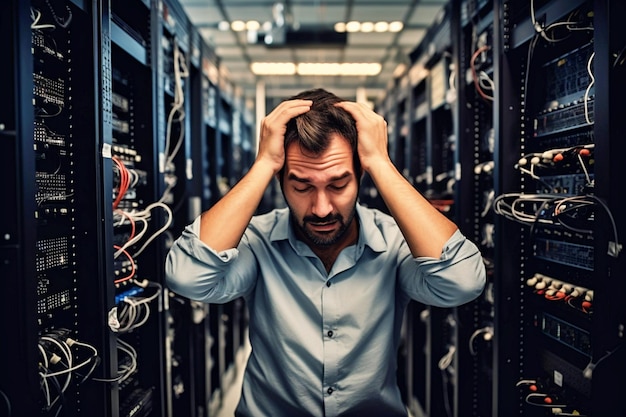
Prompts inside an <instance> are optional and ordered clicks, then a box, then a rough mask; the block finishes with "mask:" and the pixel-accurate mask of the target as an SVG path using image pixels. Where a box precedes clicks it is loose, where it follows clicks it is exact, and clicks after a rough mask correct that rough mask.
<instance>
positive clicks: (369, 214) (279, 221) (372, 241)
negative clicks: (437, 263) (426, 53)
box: [270, 203, 387, 252]
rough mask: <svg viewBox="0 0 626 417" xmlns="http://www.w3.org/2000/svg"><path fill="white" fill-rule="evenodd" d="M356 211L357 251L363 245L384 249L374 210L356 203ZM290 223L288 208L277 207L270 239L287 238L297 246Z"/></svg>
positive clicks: (374, 249) (376, 249)
mask: <svg viewBox="0 0 626 417" xmlns="http://www.w3.org/2000/svg"><path fill="white" fill-rule="evenodd" d="M356 213H357V216H358V218H359V240H358V242H357V246H358V248H359V252H361V251H362V249H363V247H364V246H369V247H370V248H371V249H372V250H373V251H374V252H384V251H386V250H387V243H386V242H385V238H384V236H383V234H382V232H381V230H380V228H379V227H378V223H377V222H376V219H375V218H374V212H373V211H372V210H368V209H367V208H365V207H363V206H362V205H361V204H358V203H357V205H356ZM290 223H291V216H290V215H289V209H288V208H282V209H278V210H277V213H276V223H275V225H274V227H273V228H272V231H271V232H270V240H271V241H278V240H289V243H291V246H293V247H294V248H295V247H297V246H298V245H297V243H296V242H297V239H296V236H295V233H294V231H293V229H292V228H291V226H290ZM364 224H367V225H375V226H376V227H369V226H368V227H363V225H364Z"/></svg>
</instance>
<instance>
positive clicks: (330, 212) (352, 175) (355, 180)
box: [279, 89, 361, 247]
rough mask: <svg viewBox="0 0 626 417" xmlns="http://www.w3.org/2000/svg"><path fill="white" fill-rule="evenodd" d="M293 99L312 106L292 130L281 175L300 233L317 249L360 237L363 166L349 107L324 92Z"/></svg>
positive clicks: (293, 123) (290, 126)
mask: <svg viewBox="0 0 626 417" xmlns="http://www.w3.org/2000/svg"><path fill="white" fill-rule="evenodd" d="M291 99H308V100H312V101H313V104H312V106H311V109H310V110H309V111H308V112H306V113H303V114H301V115H299V116H297V117H295V118H293V119H292V120H291V121H290V122H289V123H288V124H287V129H286V134H285V164H284V166H283V169H282V170H281V171H280V173H279V180H280V184H281V188H282V191H283V195H284V197H285V200H286V202H287V205H288V206H289V208H290V211H291V216H292V219H293V220H294V225H295V227H296V232H297V233H298V235H299V236H300V238H302V239H304V240H305V241H307V243H309V244H310V245H312V246H316V247H330V246H333V245H336V244H342V243H344V242H345V240H346V239H348V238H349V237H350V236H351V233H354V230H355V224H354V222H353V219H354V216H355V212H356V211H355V206H356V201H357V198H358V192H359V181H360V178H361V165H360V161H359V157H358V153H357V130H356V124H355V122H354V119H353V118H352V116H351V115H350V114H349V113H348V112H346V111H345V110H343V109H341V108H339V107H336V106H335V103H338V102H340V101H343V100H342V99H340V98H339V97H337V96H335V95H334V94H331V93H329V92H327V91H325V90H322V89H316V90H309V91H305V92H302V93H300V94H298V95H296V96H294V97H291Z"/></svg>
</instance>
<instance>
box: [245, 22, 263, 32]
mask: <svg viewBox="0 0 626 417" xmlns="http://www.w3.org/2000/svg"><path fill="white" fill-rule="evenodd" d="M260 27H261V24H260V23H259V22H258V21H256V20H248V21H247V22H246V30H253V31H256V30H259V28H260Z"/></svg>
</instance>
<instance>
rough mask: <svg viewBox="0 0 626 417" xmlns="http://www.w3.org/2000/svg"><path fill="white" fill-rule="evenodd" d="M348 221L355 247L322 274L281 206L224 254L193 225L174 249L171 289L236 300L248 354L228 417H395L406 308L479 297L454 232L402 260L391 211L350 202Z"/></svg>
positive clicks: (478, 264) (477, 263) (477, 278)
mask: <svg viewBox="0 0 626 417" xmlns="http://www.w3.org/2000/svg"><path fill="white" fill-rule="evenodd" d="M357 216H358V219H359V237H358V241H357V243H356V245H352V246H349V247H347V248H345V249H344V250H343V251H342V252H341V253H340V254H339V256H338V258H337V260H336V261H335V263H334V265H333V267H332V269H331V270H330V272H329V273H327V272H326V270H325V268H324V265H323V264H322V262H321V261H320V260H319V259H318V258H317V256H316V255H315V254H314V253H313V251H312V250H311V249H310V248H309V247H308V246H307V245H306V244H305V243H303V242H302V241H299V240H297V239H296V237H295V234H294V231H293V229H292V228H291V227H290V216H289V212H288V209H276V210H274V211H271V212H270V213H267V214H264V215H260V216H256V217H254V218H253V219H252V221H251V222H250V225H249V227H248V228H247V230H246V232H245V234H244V236H243V238H242V240H241V242H240V244H239V246H238V247H237V248H236V249H229V250H225V251H222V252H216V251H214V250H213V249H211V248H209V247H208V246H206V245H205V244H204V243H203V242H201V241H200V240H199V238H198V236H199V231H200V220H199V218H198V219H196V220H195V221H194V222H193V223H192V224H191V225H189V226H187V228H186V229H185V230H184V231H183V233H182V235H181V237H180V238H178V239H177V240H176V241H175V242H174V244H173V246H172V248H171V249H170V251H169V254H168V256H167V262H166V276H167V283H168V285H169V287H170V288H171V289H172V290H173V291H174V292H176V293H178V294H180V295H182V296H185V297H188V298H191V299H194V300H199V301H204V302H207V303H226V302H228V301H231V300H234V299H236V298H238V297H244V298H245V301H246V305H247V308H248V312H249V317H250V321H249V335H250V343H251V347H252V351H251V354H250V357H249V359H248V363H247V367H246V370H245V374H244V382H243V389H242V397H241V400H240V402H239V405H238V407H237V412H236V415H237V416H242V417H243V416H245V417H299V416H315V417H331V416H355V417H356V416H358V417H368V416H376V417H395V416H398V417H400V416H402V417H406V416H407V410H406V407H405V405H404V404H403V401H402V398H401V396H400V391H399V388H398V385H397V380H396V370H397V369H396V368H397V363H396V362H397V351H398V347H399V343H400V330H401V325H402V319H403V314H404V310H405V308H406V306H407V304H408V302H409V301H410V299H414V300H417V301H419V302H421V303H424V304H429V305H434V306H440V307H452V306H458V305H461V304H464V303H466V302H469V301H471V300H473V299H475V298H476V297H477V296H478V295H479V294H480V293H481V291H482V290H483V288H484V284H485V269H484V265H483V262H482V257H481V255H480V253H479V251H478V249H477V247H476V246H475V245H474V244H473V243H472V242H471V241H469V240H467V239H466V238H465V237H464V236H463V235H462V234H461V233H460V232H459V231H457V232H456V233H455V234H454V235H453V236H452V237H451V238H450V239H449V241H448V242H447V243H446V245H445V248H444V249H443V251H442V255H441V257H440V258H439V259H434V258H414V257H413V256H412V255H411V252H410V250H409V247H408V245H407V243H406V241H405V240H404V237H403V235H402V233H401V232H400V229H399V228H398V226H397V225H396V223H395V221H394V219H393V218H392V217H391V216H389V215H386V214H384V213H382V212H380V211H377V210H374V209H369V208H366V207H363V206H361V205H357Z"/></svg>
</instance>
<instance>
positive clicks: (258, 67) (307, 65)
mask: <svg viewBox="0 0 626 417" xmlns="http://www.w3.org/2000/svg"><path fill="white" fill-rule="evenodd" d="M250 69H251V70H252V72H253V73H254V74H255V75H294V74H298V75H314V76H325V75H327V76H371V75H378V74H379V73H380V71H381V69H382V66H381V65H380V64H379V63H377V62H347V63H341V64H340V63H338V62H303V63H300V64H298V65H297V66H296V65H295V64H294V63H292V62H254V63H252V65H251V66H250Z"/></svg>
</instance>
